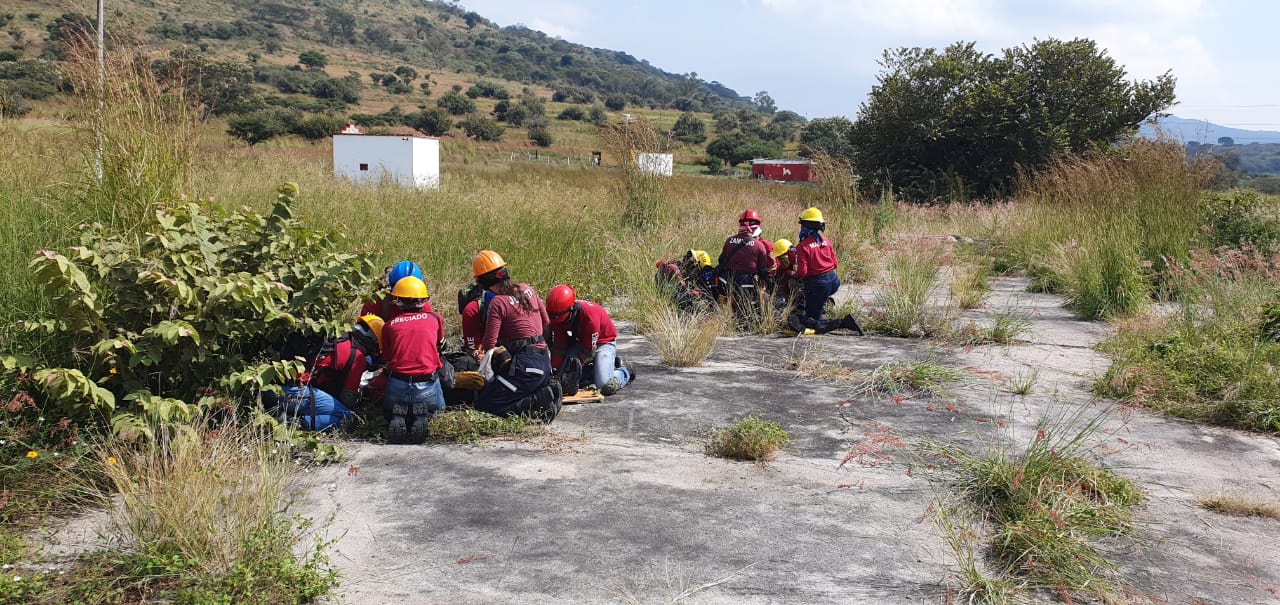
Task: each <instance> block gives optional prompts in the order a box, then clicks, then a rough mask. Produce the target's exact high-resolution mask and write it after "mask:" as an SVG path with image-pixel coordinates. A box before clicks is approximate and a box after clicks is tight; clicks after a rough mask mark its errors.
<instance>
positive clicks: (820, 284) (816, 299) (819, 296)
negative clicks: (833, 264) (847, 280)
mask: <svg viewBox="0 0 1280 605" xmlns="http://www.w3.org/2000/svg"><path fill="white" fill-rule="evenodd" d="M839 289H840V278H839V277H836V272H835V271H828V272H826V273H823V274H822V275H816V276H814V277H810V278H808V279H806V280H804V313H805V316H806V317H808V318H809V319H813V320H821V319H822V308H823V307H825V306H826V305H827V299H828V298H830V297H831V296H832V295H833V294H835V293H836V291H838V290H839Z"/></svg>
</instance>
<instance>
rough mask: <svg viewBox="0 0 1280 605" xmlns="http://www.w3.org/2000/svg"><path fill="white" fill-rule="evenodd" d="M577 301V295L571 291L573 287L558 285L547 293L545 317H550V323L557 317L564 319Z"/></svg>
mask: <svg viewBox="0 0 1280 605" xmlns="http://www.w3.org/2000/svg"><path fill="white" fill-rule="evenodd" d="M577 301H578V293H577V292H574V291H573V286H566V285H564V284H560V285H559V286H556V287H554V288H552V289H551V291H550V292H547V315H549V316H551V321H556V319H557V317H564V315H565V314H566V313H568V312H569V309H571V308H573V303H575V302H577Z"/></svg>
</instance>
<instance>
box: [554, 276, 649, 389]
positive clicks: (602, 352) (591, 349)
mask: <svg viewBox="0 0 1280 605" xmlns="http://www.w3.org/2000/svg"><path fill="white" fill-rule="evenodd" d="M547 316H548V317H549V318H550V319H551V367H553V368H555V369H557V370H565V371H564V372H563V373H562V374H561V381H562V382H561V387H562V388H563V389H564V392H565V393H566V394H569V395H572V394H574V393H576V392H577V391H578V387H579V386H582V385H583V384H585V383H587V381H586V380H585V379H586V378H587V376H582V374H586V372H585V371H584V370H583V367H584V366H582V365H580V364H583V363H584V361H585V360H591V363H590V365H589V367H591V369H592V371H591V372H590V374H589V377H590V378H591V382H590V384H594V385H595V386H596V387H597V388H599V389H600V394H601V395H605V396H609V395H613V394H615V393H617V392H618V391H619V390H621V389H622V387H624V386H627V385H628V384H630V383H631V381H633V380H635V378H636V372H635V367H634V366H632V365H631V364H629V363H624V362H622V361H621V358H619V357H618V347H617V345H616V344H614V340H616V339H617V337H618V330H617V328H616V327H614V325H613V320H612V319H610V317H609V312H608V311H606V310H605V308H604V307H602V306H600V305H597V304H596V303H593V302H590V301H586V300H578V296H577V293H576V292H574V291H573V287H572V286H568V285H563V284H561V285H559V286H556V287H554V288H552V289H551V291H550V292H549V293H547ZM575 369H577V372H575V371H574V370H575ZM575 374H577V375H578V376H580V378H578V379H577V380H575V379H574V375H575Z"/></svg>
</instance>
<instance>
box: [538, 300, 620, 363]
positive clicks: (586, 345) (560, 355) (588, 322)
mask: <svg viewBox="0 0 1280 605" xmlns="http://www.w3.org/2000/svg"><path fill="white" fill-rule="evenodd" d="M570 331H572V332H573V334H572V335H570V334H569V332H570ZM617 338H618V329H617V328H616V327H615V326H614V325H613V319H611V318H610V317H609V312H608V311H606V310H605V308H604V307H602V306H600V305H597V304H596V303H593V302H590V301H586V300H580V301H578V318H577V321H575V322H574V323H573V325H569V323H568V322H559V323H552V324H551V367H553V368H559V367H560V364H562V363H564V356H565V353H566V352H567V351H568V350H569V347H570V346H572V345H573V343H575V342H576V343H579V344H580V345H581V346H582V352H581V355H582V357H583V358H588V359H589V358H590V357H591V356H592V354H594V352H595V349H596V347H598V346H600V345H604V344H609V343H611V342H613V341H614V340H616V339H617Z"/></svg>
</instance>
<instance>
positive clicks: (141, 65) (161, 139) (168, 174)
mask: <svg viewBox="0 0 1280 605" xmlns="http://www.w3.org/2000/svg"><path fill="white" fill-rule="evenodd" d="M125 48H128V47H127V46H125ZM96 52H97V51H96V50H95V45H94V43H93V42H92V41H91V40H89V39H87V38H81V39H79V40H77V41H76V43H74V44H71V45H70V46H69V48H68V55H69V56H68V60H67V61H65V62H64V63H63V64H62V69H63V73H64V74H65V75H66V77H67V81H68V82H69V83H70V85H71V87H72V89H73V90H75V92H76V94H74V95H72V97H71V99H72V111H71V114H70V115H71V119H72V124H73V125H74V126H75V128H76V132H77V133H78V134H79V145H78V148H79V149H80V150H81V151H82V152H83V153H84V156H85V157H84V160H83V161H84V162H85V163H86V164H87V165H88V166H89V168H90V170H89V173H91V174H92V173H100V178H96V177H97V174H94V177H95V178H92V179H90V180H89V181H88V182H87V183H86V189H87V198H88V200H89V202H90V204H92V205H93V206H94V207H96V209H97V211H98V213H99V214H100V215H105V216H102V218H101V219H100V220H103V222H108V223H110V224H113V225H117V226H129V225H135V224H138V223H140V222H141V219H142V217H144V216H145V215H146V214H147V213H148V212H149V211H150V210H151V209H152V208H153V207H155V205H156V204H159V203H161V202H165V201H168V200H170V199H174V198H176V197H177V196H178V195H180V194H181V193H183V192H184V191H185V190H186V188H187V186H188V185H189V184H190V183H191V177H192V169H193V167H194V165H195V161H196V146H197V142H198V140H199V137H198V134H199V114H198V112H197V111H196V109H195V108H194V107H193V105H192V100H191V99H188V98H187V92H186V90H187V87H186V79H185V77H184V76H183V75H182V74H174V75H173V77H171V78H169V79H167V80H165V81H161V80H160V79H159V78H158V77H157V76H156V74H155V72H154V71H152V69H151V60H152V57H151V56H149V55H148V54H147V53H146V52H145V51H141V50H139V51H132V52H130V51H120V50H117V51H115V52H111V53H108V54H107V59H106V61H105V62H104V64H103V66H102V67H101V70H100V68H99V66H98V64H97V55H96ZM99 155H100V157H99Z"/></svg>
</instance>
